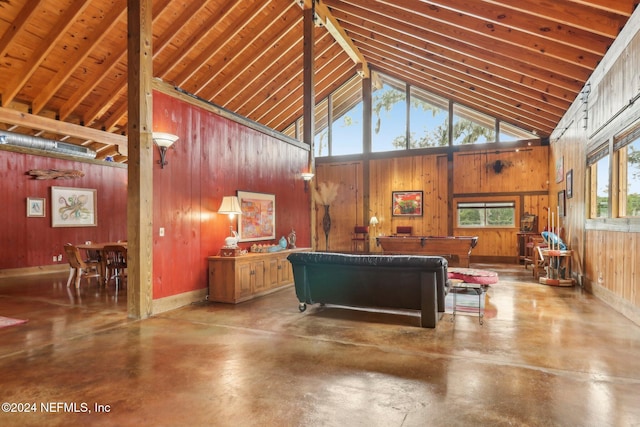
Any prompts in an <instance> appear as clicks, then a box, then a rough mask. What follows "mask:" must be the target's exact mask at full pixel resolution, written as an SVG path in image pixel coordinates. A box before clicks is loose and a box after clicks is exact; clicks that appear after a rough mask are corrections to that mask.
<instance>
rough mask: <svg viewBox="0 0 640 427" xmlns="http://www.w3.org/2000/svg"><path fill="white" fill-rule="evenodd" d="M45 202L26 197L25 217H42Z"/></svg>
mask: <svg viewBox="0 0 640 427" xmlns="http://www.w3.org/2000/svg"><path fill="white" fill-rule="evenodd" d="M45 207H46V200H45V199H42V198H39V197H27V216H28V217H44V216H46V214H45Z"/></svg>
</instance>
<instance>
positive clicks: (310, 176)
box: [300, 172, 314, 193]
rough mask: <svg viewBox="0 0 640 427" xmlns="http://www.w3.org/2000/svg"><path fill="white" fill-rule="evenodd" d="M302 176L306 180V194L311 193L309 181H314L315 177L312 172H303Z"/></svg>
mask: <svg viewBox="0 0 640 427" xmlns="http://www.w3.org/2000/svg"><path fill="white" fill-rule="evenodd" d="M300 175H301V176H302V179H304V192H305V193H306V192H307V191H309V181H311V180H312V179H313V176H314V175H313V174H312V173H311V172H302V173H301V174H300Z"/></svg>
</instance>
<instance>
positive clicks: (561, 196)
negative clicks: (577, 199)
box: [558, 190, 567, 217]
mask: <svg viewBox="0 0 640 427" xmlns="http://www.w3.org/2000/svg"><path fill="white" fill-rule="evenodd" d="M566 214H567V213H566V210H565V201H564V190H562V191H558V216H559V217H560V216H565V215H566Z"/></svg>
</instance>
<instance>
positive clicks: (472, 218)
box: [457, 201, 516, 227]
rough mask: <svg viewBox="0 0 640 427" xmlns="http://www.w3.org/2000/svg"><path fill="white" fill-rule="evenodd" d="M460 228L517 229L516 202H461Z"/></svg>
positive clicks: (459, 207) (459, 206)
mask: <svg viewBox="0 0 640 427" xmlns="http://www.w3.org/2000/svg"><path fill="white" fill-rule="evenodd" d="M457 217H458V227H515V225H516V204H515V202H512V201H511V202H509V201H507V202H459V203H458V215H457Z"/></svg>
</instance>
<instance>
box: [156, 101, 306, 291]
mask: <svg viewBox="0 0 640 427" xmlns="http://www.w3.org/2000/svg"><path fill="white" fill-rule="evenodd" d="M153 119H154V129H156V130H158V131H166V132H170V133H174V134H176V135H178V136H179V137H180V139H179V140H178V142H176V143H175V144H174V147H173V148H172V149H170V150H169V152H168V154H167V160H168V161H169V164H168V165H167V166H165V168H164V169H160V167H159V166H157V165H156V167H155V169H154V201H153V204H154V211H155V213H154V219H153V221H154V295H153V297H154V299H158V298H161V297H166V296H171V295H177V294H181V293H184V292H188V291H192V290H197V289H201V288H203V287H206V286H207V257H208V256H210V255H216V254H218V252H219V251H220V247H221V246H222V245H223V244H224V239H225V237H227V236H229V235H230V231H229V226H230V225H232V226H233V228H234V230H237V220H234V221H233V222H231V223H230V221H229V218H228V216H227V215H220V214H218V213H217V210H218V208H219V206H220V202H221V201H222V197H224V196H234V195H236V192H237V191H238V190H242V191H252V192H259V193H270V194H275V197H276V240H278V239H279V238H280V237H282V236H286V235H287V234H288V233H289V232H290V231H291V229H292V228H293V229H294V230H295V231H296V235H297V245H298V246H299V247H305V246H306V247H308V246H311V237H310V227H309V225H310V224H311V219H310V210H309V206H310V193H308V192H307V193H305V191H304V182H303V180H302V178H301V176H300V173H301V172H302V171H303V170H306V168H307V164H308V150H305V149H302V148H300V147H297V146H294V145H291V144H288V143H285V142H283V141H280V140H278V139H276V138H274V137H272V136H270V135H267V134H265V133H262V132H259V131H257V130H254V129H251V128H249V127H247V126H244V125H243V124H240V123H237V122H235V121H232V120H230V119H227V118H225V117H222V116H221V115H218V114H215V113H214V112H213V111H210V110H208V109H207V108H204V107H201V106H197V105H194V104H193V103H192V102H190V100H184V99H182V98H181V97H174V96H170V95H168V94H165V93H162V92H157V91H154V117H153ZM159 227H164V228H165V236H164V237H160V236H159V235H158V229H159ZM260 243H262V244H273V243H275V241H262V242H260ZM251 244H252V242H245V243H240V246H241V247H242V248H245V249H248V248H249V246H250V245H251Z"/></svg>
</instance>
